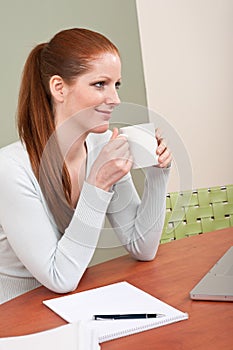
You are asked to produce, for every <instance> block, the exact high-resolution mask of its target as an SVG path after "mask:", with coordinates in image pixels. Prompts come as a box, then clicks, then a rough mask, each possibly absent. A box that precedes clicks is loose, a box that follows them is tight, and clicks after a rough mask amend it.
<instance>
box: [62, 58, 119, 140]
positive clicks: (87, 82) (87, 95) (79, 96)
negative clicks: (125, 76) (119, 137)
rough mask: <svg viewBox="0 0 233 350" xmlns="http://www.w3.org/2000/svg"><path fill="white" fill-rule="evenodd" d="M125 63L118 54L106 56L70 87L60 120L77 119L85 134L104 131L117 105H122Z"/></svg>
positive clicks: (92, 65) (99, 59)
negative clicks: (120, 95) (122, 80)
mask: <svg viewBox="0 0 233 350" xmlns="http://www.w3.org/2000/svg"><path fill="white" fill-rule="evenodd" d="M120 82H121V61H120V58H119V56H118V55H117V54H113V53H104V54H102V55H101V56H100V57H99V58H97V59H95V60H93V62H92V63H91V69H90V70H89V71H88V72H87V73H84V74H83V75H81V76H79V77H78V78H77V79H76V81H75V82H74V84H72V85H71V86H68V87H67V93H66V95H65V98H64V102H63V107H62V111H63V112H62V114H60V116H59V119H57V121H60V122H63V121H64V120H67V119H68V118H70V117H72V118H73V117H74V118H76V123H78V125H79V127H80V128H81V130H83V131H84V132H90V131H91V132H97V133H100V132H104V131H106V130H107V129H108V128H109V120H110V119H111V114H112V112H113V109H114V107H115V106H117V105H118V104H119V103H120V99H119V96H118V89H119V86H120Z"/></svg>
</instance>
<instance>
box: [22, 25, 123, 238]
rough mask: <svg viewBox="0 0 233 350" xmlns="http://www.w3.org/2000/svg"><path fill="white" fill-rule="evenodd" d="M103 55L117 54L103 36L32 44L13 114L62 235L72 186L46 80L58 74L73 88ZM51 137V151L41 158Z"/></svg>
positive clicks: (71, 32)
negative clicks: (59, 142)
mask: <svg viewBox="0 0 233 350" xmlns="http://www.w3.org/2000/svg"><path fill="white" fill-rule="evenodd" d="M106 52H110V53H114V54H117V55H119V52H118V49H117V48H116V46H115V45H114V44H113V43H112V42H111V41H110V40H109V39H107V38H106V37H105V36H103V35H102V34H100V33H97V32H94V31H91V30H88V29H83V28H73V29H67V30H63V31H61V32H59V33H57V34H56V35H55V36H54V37H53V38H52V39H51V41H50V42H48V43H43V44H39V45H37V46H36V47H35V48H34V49H33V50H32V51H31V53H30V54H29V56H28V59H27V61H26V63H25V66H24V70H23V76H22V81H21V86H20V92H19V99H18V112H17V123H18V132H19V137H20V139H21V141H23V143H24V144H25V146H26V148H27V152H28V154H29V158H30V162H31V166H32V169H33V172H34V174H35V176H36V177H37V179H38V181H39V183H40V186H41V189H42V191H43V194H44V196H45V199H46V201H47V204H48V206H49V208H50V211H51V213H52V215H53V218H54V220H55V222H56V224H57V227H58V229H59V230H60V232H62V233H63V232H64V230H65V228H66V227H67V226H68V224H69V222H70V220H71V218H72V215H73V209H72V207H71V182H70V177H69V173H68V170H67V168H66V165H65V164H64V160H63V159H62V155H61V151H60V149H59V146H58V143H57V141H56V137H55V136H54V135H55V121H54V114H53V106H52V100H51V93H50V89H49V81H50V78H51V77H52V76H53V75H59V76H60V77H61V78H63V80H64V81H65V82H66V83H67V84H72V82H73V81H74V79H75V78H77V77H78V76H80V75H81V74H84V73H85V72H87V71H88V70H89V69H90V65H91V61H92V60H93V59H95V58H96V57H98V56H99V55H101V54H102V53H106ZM51 138H53V142H52V143H50V144H51V145H50V147H49V148H50V150H48V152H46V155H44V154H43V152H44V150H45V148H46V145H47V148H48V141H49V139H50V140H51ZM42 156H43V164H42V163H41V159H42ZM61 169H62V175H61Z"/></svg>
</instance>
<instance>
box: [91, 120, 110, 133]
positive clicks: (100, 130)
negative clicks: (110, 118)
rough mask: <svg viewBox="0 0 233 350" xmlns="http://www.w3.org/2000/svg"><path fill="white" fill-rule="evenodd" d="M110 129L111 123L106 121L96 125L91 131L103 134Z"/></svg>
mask: <svg viewBox="0 0 233 350" xmlns="http://www.w3.org/2000/svg"><path fill="white" fill-rule="evenodd" d="M108 129H109V123H108V122H106V123H104V124H101V125H99V126H96V127H95V128H93V129H91V132H93V133H95V134H102V133H104V132H106V131H107V130H108Z"/></svg>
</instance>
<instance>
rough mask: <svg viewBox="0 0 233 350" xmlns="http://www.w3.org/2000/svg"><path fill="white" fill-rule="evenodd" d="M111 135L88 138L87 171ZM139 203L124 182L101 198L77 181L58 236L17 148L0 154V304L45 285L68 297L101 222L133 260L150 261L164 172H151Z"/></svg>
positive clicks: (157, 235)
mask: <svg viewBox="0 0 233 350" xmlns="http://www.w3.org/2000/svg"><path fill="white" fill-rule="evenodd" d="M110 136H111V132H110V131H107V132H106V133H104V134H98V135H97V134H89V136H88V138H87V149H88V159H87V172H86V176H88V174H89V171H90V168H91V165H92V164H93V162H94V160H95V159H96V157H97V155H98V153H99V151H100V149H101V148H102V147H103V145H104V144H106V142H107V141H108V140H109V138H110ZM145 172H146V179H145V186H144V193H143V196H142V199H140V198H139V196H138V194H137V192H136V190H135V187H134V184H133V181H132V178H131V175H130V174H128V175H126V176H125V177H124V178H122V179H121V180H120V181H119V182H117V183H116V184H115V185H114V186H113V187H112V189H111V191H109V192H105V191H103V190H101V189H99V188H97V187H94V186H92V185H90V184H88V183H87V182H84V184H83V187H82V190H81V193H80V197H79V200H78V204H77V207H76V208H75V210H74V215H73V218H72V220H71V222H70V224H69V226H68V227H67V229H66V230H65V233H64V234H63V235H61V234H60V233H59V231H58V229H57V227H56V224H55V222H54V220H53V217H52V215H51V213H50V211H49V210H48V207H47V204H46V201H45V198H44V196H43V193H42V191H41V188H40V186H39V183H38V181H37V179H36V177H35V175H34V173H33V171H32V168H31V164H30V160H29V157H28V153H27V151H26V149H25V147H24V146H23V145H22V143H21V142H19V141H18V142H15V143H13V144H11V145H9V146H6V147H4V148H2V149H1V150H0V303H3V302H5V301H7V300H9V299H11V298H14V297H15V296H17V295H20V294H22V293H25V292H26V291H28V290H31V289H33V288H36V287H37V286H39V285H41V284H42V285H44V286H45V287H47V288H49V289H50V290H52V291H55V292H57V293H66V292H69V291H72V290H74V289H75V288H76V287H77V285H78V283H79V281H80V279H81V277H82V275H83V273H84V272H85V269H86V268H87V266H88V264H89V262H90V260H91V258H92V256H93V254H94V251H95V248H96V246H97V243H98V239H99V235H100V232H101V229H102V226H103V223H104V219H105V215H106V214H107V215H108V218H109V221H110V223H111V225H112V226H113V227H114V230H115V232H116V235H117V236H118V238H119V240H120V242H121V243H122V245H124V246H125V248H126V250H127V251H128V252H129V253H130V254H131V255H132V256H133V257H134V258H135V259H139V260H151V259H153V258H154V256H155V254H156V251H157V248H158V245H159V240H160V236H161V232H162V228H163V223H164V215H165V197H166V185H167V179H168V174H169V169H160V168H157V167H150V168H147V169H146V170H145Z"/></svg>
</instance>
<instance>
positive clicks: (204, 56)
mask: <svg viewBox="0 0 233 350" xmlns="http://www.w3.org/2000/svg"><path fill="white" fill-rule="evenodd" d="M136 3H137V10H138V19H139V28H140V36H141V46H142V55H143V63H144V73H145V82H146V90H147V98H148V106H149V108H150V109H151V110H152V111H157V112H158V113H159V114H161V115H162V116H164V117H165V118H166V120H167V122H168V123H169V124H170V125H171V126H172V128H173V129H174V130H176V132H177V133H178V135H180V138H181V140H182V142H183V145H184V147H185V149H186V151H187V152H188V154H189V157H190V160H191V165H192V175H193V176H192V187H193V188H198V187H209V186H214V185H224V184H229V183H233V161H232V154H231V153H232V148H233V147H232V146H233V138H232V131H233V1H232V0H146V1H144V0H136ZM152 114H153V113H152ZM169 135H170V136H171V135H172V133H171V134H169ZM170 143H171V144H173V143H174V142H173V140H170ZM173 146H174V147H175V148H176V145H173ZM178 150H179V147H178ZM175 153H176V155H175V156H176V158H177V157H179V155H178V152H177V149H175ZM180 155H182V150H181V152H180ZM182 156H183V155H182ZM182 156H181V158H182ZM175 160H176V159H175ZM185 166H186V164H185V162H184V163H183V164H182V161H180V160H179V166H178V170H177V167H176V166H174V170H173V174H172V177H171V181H170V184H169V190H178V189H179V188H180V181H179V180H180V177H181V176H182V174H181V173H182V172H184V170H185ZM185 176H186V175H185V174H183V177H185Z"/></svg>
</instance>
